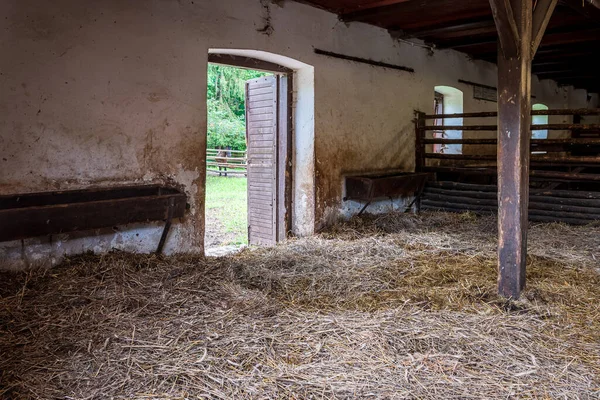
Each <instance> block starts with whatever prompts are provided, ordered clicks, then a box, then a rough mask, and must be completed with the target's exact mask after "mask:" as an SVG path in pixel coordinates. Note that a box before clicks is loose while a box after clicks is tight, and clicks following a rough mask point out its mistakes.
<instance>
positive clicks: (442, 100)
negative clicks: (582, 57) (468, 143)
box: [433, 86, 463, 154]
mask: <svg viewBox="0 0 600 400" xmlns="http://www.w3.org/2000/svg"><path fill="white" fill-rule="evenodd" d="M434 94H435V95H434V103H433V107H434V113H435V114H460V113H462V112H463V92H462V91H460V90H459V89H456V88H454V87H451V86H436V87H435V88H434ZM442 122H443V125H446V126H448V125H459V126H460V125H462V124H463V119H462V118H446V119H443V120H442V119H436V120H435V122H434V123H435V125H442ZM433 135H434V137H435V138H440V139H462V136H463V135H462V130H455V131H454V130H453V131H451V130H447V131H441V130H440V131H434V133H433ZM434 152H436V153H445V154H462V144H448V145H436V147H434Z"/></svg>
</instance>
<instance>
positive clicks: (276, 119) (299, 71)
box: [208, 49, 315, 245]
mask: <svg viewBox="0 0 600 400" xmlns="http://www.w3.org/2000/svg"><path fill="white" fill-rule="evenodd" d="M208 61H209V63H217V64H223V65H230V66H234V67H239V68H250V69H254V70H261V71H268V72H270V73H271V74H270V75H269V76H263V77H261V78H257V79H254V80H249V81H247V82H246V100H247V101H246V139H247V144H248V152H247V157H248V160H247V167H248V192H247V193H248V239H249V243H250V244H259V245H260V244H263V245H270V244H273V243H275V242H277V241H280V240H283V239H284V238H285V237H287V236H288V235H289V234H290V233H292V234H294V235H297V236H306V235H311V234H313V233H314V204H315V190H314V188H315V182H314V69H313V67H312V66H310V65H308V64H305V63H302V62H299V61H297V60H294V59H291V58H288V57H284V56H280V55H276V54H272V53H267V52H263V51H257V50H235V49H210V50H209V56H208Z"/></svg>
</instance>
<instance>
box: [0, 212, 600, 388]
mask: <svg viewBox="0 0 600 400" xmlns="http://www.w3.org/2000/svg"><path fill="white" fill-rule="evenodd" d="M495 224H496V222H495V220H494V219H493V217H476V216H473V215H471V214H459V215H456V214H443V213H432V214H424V215H422V216H419V217H415V216H411V215H403V214H390V215H386V216H383V217H378V218H375V217H365V218H362V219H355V220H353V221H350V222H349V223H346V224H342V225H339V226H337V227H335V228H334V229H332V230H331V231H330V232H327V233H323V234H321V235H320V236H317V237H315V238H310V239H298V240H291V241H289V242H288V243H286V244H283V245H280V246H278V247H276V248H272V249H259V250H245V251H244V252H242V253H241V254H238V255H236V256H233V257H227V258H223V259H214V258H213V259H207V260H203V259H200V258H195V257H172V258H165V259H160V258H156V257H154V256H134V255H127V254H118V253H115V254H110V255H107V256H81V257H76V258H72V259H70V260H68V261H67V262H65V263H64V265H62V266H61V267H58V268H56V269H53V270H50V271H36V272H31V273H27V274H4V275H2V276H1V278H2V282H1V283H0V296H1V297H0V354H1V355H2V357H1V358H0V398H3V399H4V398H6V399H25V398H39V399H58V398H60V399H96V398H98V399H100V398H115V399H125V398H127V399H129V398H138V399H146V398H147V399H167V398H168V399H184V398H206V399H245V398H246V399H250V398H252V399H274V398H293V399H305V398H336V399H344V398H373V399H376V398H394V399H404V398H411V399H412V398H422V399H440V398H444V399H450V398H456V399H464V398H481V399H507V398H539V399H546V398H582V399H585V398H598V397H600V286H599V285H600V275H599V272H598V267H599V266H600V261H599V259H600V228H598V227H568V226H564V225H559V224H546V225H536V226H533V227H532V230H531V234H530V243H531V244H530V248H531V251H530V254H531V255H530V258H529V263H528V279H529V281H528V289H527V291H526V292H525V294H524V296H523V300H521V301H518V302H507V301H505V300H503V299H501V298H499V297H497V296H496V294H495V292H496V288H495V286H496V272H495V263H496V260H495V251H496V250H495V234H496V233H495V229H496V228H495Z"/></svg>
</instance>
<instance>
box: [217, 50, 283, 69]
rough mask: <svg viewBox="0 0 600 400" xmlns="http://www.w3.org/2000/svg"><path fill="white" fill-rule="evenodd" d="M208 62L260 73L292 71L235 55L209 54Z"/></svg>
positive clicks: (267, 62)
mask: <svg viewBox="0 0 600 400" xmlns="http://www.w3.org/2000/svg"><path fill="white" fill-rule="evenodd" d="M208 62H209V63H213V64H222V65H233V66H236V67H241V68H249V69H253V70H258V71H268V72H282V73H291V72H292V70H291V69H289V68H286V67H282V66H281V65H278V64H274V63H272V62H269V61H263V60H259V59H256V58H251V57H244V56H237V55H234V54H218V53H209V54H208Z"/></svg>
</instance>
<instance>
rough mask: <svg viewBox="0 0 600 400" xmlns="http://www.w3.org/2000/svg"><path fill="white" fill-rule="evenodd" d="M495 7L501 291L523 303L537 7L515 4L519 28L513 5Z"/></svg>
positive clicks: (504, 2) (504, 0)
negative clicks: (533, 32)
mask: <svg viewBox="0 0 600 400" xmlns="http://www.w3.org/2000/svg"><path fill="white" fill-rule="evenodd" d="M490 4H492V7H493V9H495V12H494V17H495V18H494V19H495V21H496V25H497V27H498V32H499V33H498V34H499V37H500V42H501V47H502V48H501V49H499V51H498V150H497V155H498V203H499V204H498V291H499V293H500V294H501V295H502V296H504V297H507V298H512V299H518V298H519V296H520V295H521V291H522V290H523V288H524V287H525V267H526V259H527V228H528V201H529V154H530V150H529V149H530V140H531V133H530V132H531V114H530V113H531V58H532V56H531V50H530V46H531V19H532V2H531V1H530V0H514V1H513V3H512V4H513V6H514V8H515V9H514V18H515V19H514V24H513V17H511V16H510V15H509V10H512V9H510V8H509V7H510V4H509V2H508V0H490ZM510 13H512V11H510ZM507 24H508V25H507ZM515 27H516V28H517V29H518V33H516V32H515ZM519 39H520V42H519ZM515 44H516V45H517V46H518V48H517V47H516V46H515ZM517 56H519V57H518V58H517Z"/></svg>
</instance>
